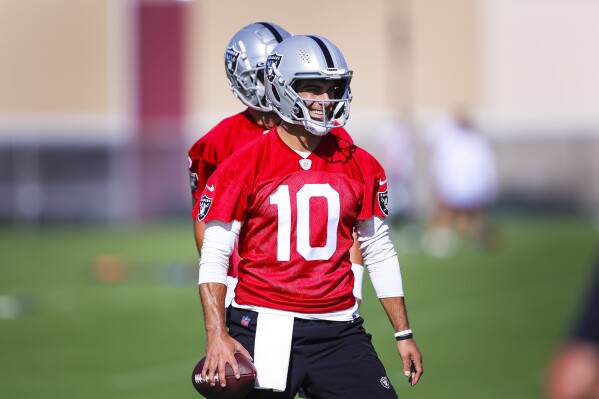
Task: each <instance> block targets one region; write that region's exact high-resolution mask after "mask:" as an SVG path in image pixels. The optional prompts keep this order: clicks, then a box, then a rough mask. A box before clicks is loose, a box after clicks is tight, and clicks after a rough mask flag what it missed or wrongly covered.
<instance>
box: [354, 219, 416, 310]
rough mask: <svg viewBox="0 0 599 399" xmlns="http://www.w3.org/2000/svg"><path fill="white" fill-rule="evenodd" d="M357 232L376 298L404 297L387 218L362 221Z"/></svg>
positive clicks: (359, 222)
mask: <svg viewBox="0 0 599 399" xmlns="http://www.w3.org/2000/svg"><path fill="white" fill-rule="evenodd" d="M356 232H357V235H358V242H359V243H360V250H361V251H362V256H363V258H364V264H365V265H366V267H367V268H368V274H369V275H370V280H371V281H372V285H373V287H374V290H375V292H376V295H377V297H379V298H388V297H396V296H404V291H403V282H402V278H401V270H400V266H399V260H398V259H397V252H396V251H395V247H394V246H393V243H392V242H391V239H390V238H389V226H388V225H387V223H386V221H385V219H383V218H380V217H376V216H374V217H372V218H371V219H367V220H360V221H358V223H357V225H356Z"/></svg>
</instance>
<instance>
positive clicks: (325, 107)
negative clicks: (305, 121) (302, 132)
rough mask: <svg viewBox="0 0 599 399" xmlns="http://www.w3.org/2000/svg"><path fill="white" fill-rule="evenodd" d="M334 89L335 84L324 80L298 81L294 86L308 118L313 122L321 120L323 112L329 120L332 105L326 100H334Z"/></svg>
mask: <svg viewBox="0 0 599 399" xmlns="http://www.w3.org/2000/svg"><path fill="white" fill-rule="evenodd" d="M335 89H336V84H335V82H333V81H330V80H324V79H305V80H299V81H298V82H297V83H296V85H295V91H296V92H297V94H298V95H299V96H300V97H301V98H302V99H303V100H304V103H305V104H306V107H307V108H308V110H309V111H310V117H311V118H312V119H315V120H323V119H324V113H325V112H326V114H327V117H328V118H330V114H331V111H332V108H333V103H331V102H329V101H327V100H329V99H330V98H334V95H335Z"/></svg>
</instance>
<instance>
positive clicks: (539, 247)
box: [0, 215, 599, 399]
mask: <svg viewBox="0 0 599 399" xmlns="http://www.w3.org/2000/svg"><path fill="white" fill-rule="evenodd" d="M495 223H496V226H497V227H498V228H499V229H500V238H501V240H500V245H499V247H498V248H497V249H496V250H494V251H490V252H485V251H481V250H478V249H475V248H473V247H466V248H464V249H462V250H461V251H459V252H458V253H457V254H455V255H453V256H451V257H447V258H435V257H431V256H428V255H426V254H424V253H422V252H415V253H409V252H407V253H406V252H404V253H400V262H401V265H402V273H403V278H404V288H405V291H406V300H407V304H408V312H409V316H410V321H411V324H412V328H413V330H414V334H415V337H416V340H417V342H418V344H419V346H420V348H421V350H422V352H423V354H424V359H425V374H424V376H423V377H422V380H421V381H420V383H419V384H418V385H417V386H416V387H410V386H409V385H408V383H407V381H406V379H405V377H403V374H402V365H401V361H400V358H399V356H398V355H397V353H396V349H395V341H394V339H393V331H392V329H391V327H390V325H389V322H388V321H387V318H386V315H385V313H384V311H383V309H382V307H381V306H380V304H379V303H378V300H377V299H376V297H375V295H374V293H373V290H372V286H371V283H370V281H369V280H368V279H367V278H366V279H365V282H364V303H363V306H362V315H363V316H364V318H365V319H366V328H367V329H368V330H369V331H370V332H371V333H372V334H373V335H374V338H373V342H374V344H375V347H376V349H377V351H378V353H379V355H380V356H381V358H382V360H383V362H384V364H385V366H386V368H387V371H388V375H389V378H390V379H391V382H392V383H393V385H394V386H395V387H396V389H397V391H398V394H399V396H400V398H427V399H436V398H439V399H450V398H460V399H464V398H465V399H468V398H473V399H475V398H476V399H480V398H485V399H492V398H497V399H507V398H509V399H517V398H541V397H542V394H541V392H542V384H543V379H544V373H545V369H546V366H547V364H548V362H549V359H550V356H551V352H552V350H553V348H554V347H555V345H556V344H557V342H559V340H560V338H561V337H563V335H564V334H565V332H566V331H567V328H568V326H569V325H570V324H571V323H572V321H573V320H574V319H575V315H576V309H577V308H578V304H579V303H580V301H581V300H582V298H583V296H584V291H585V288H586V281H587V279H588V278H589V275H590V272H591V270H592V268H593V265H594V260H595V257H596V255H598V254H599V251H598V250H599V246H598V245H597V244H599V240H598V232H597V230H596V227H595V225H594V221H593V220H591V219H588V218H586V219H585V218H584V217H582V216H572V215H554V216H548V215H543V216H539V215H536V216H528V217H525V216H523V215H511V216H507V217H506V216H504V217H497V218H495ZM393 239H394V241H395V242H396V243H397V246H398V247H401V246H402V245H401V243H400V242H399V241H398V240H399V239H400V238H399V234H398V231H397V230H395V231H394V232H393ZM203 354H204V330H203V325H202V316H201V306H200V302H199V299H198V295H197V256H196V251H195V248H194V243H193V237H192V228H191V223H190V222H187V221H183V222H171V223H161V224H152V225H140V226H136V227H123V228H114V227H73V226H71V227H64V226H63V227H58V226H55V227H42V228H22V229H9V228H7V227H0V397H1V398H7V399H21V398H42V397H43V398H60V399H69V398H77V399H80V398H87V399H96V398H98V399H100V398H102V399H119V398H127V399H136V398H139V399H142V398H143V399H151V398H178V399H183V398H199V397H200V396H199V395H198V394H197V393H196V392H195V390H194V389H193V387H192V385H191V370H192V368H193V366H194V365H195V363H196V362H197V361H198V360H199V359H200V358H201V357H202V356H203Z"/></svg>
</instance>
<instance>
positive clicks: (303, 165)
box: [299, 159, 312, 170]
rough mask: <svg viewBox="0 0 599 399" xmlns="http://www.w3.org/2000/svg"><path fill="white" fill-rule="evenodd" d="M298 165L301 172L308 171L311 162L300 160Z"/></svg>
mask: <svg viewBox="0 0 599 399" xmlns="http://www.w3.org/2000/svg"><path fill="white" fill-rule="evenodd" d="M299 163H300V166H301V167H302V169H303V170H308V169H310V168H311V167H312V161H311V160H310V159H300V161H299Z"/></svg>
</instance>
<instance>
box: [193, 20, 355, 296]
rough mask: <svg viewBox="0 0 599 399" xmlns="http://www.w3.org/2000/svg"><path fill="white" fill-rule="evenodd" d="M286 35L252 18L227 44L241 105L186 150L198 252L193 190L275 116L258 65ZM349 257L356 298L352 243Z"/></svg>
mask: <svg viewBox="0 0 599 399" xmlns="http://www.w3.org/2000/svg"><path fill="white" fill-rule="evenodd" d="M289 36H290V33H289V32H287V31H286V30H285V29H283V28H281V27H280V26H278V25H276V24H273V23H269V22H256V23H252V24H249V25H247V26H244V27H243V28H241V29H240V30H239V31H238V32H237V33H235V35H233V37H232V38H231V40H230V41H229V43H228V44H227V48H226V50H225V54H224V64H225V72H226V75H227V80H228V82H229V87H230V89H231V91H232V92H233V94H234V95H235V97H237V98H238V99H239V100H240V101H241V102H242V103H243V104H244V105H245V106H246V109H245V110H244V111H243V112H240V113H238V114H236V115H233V116H231V117H228V118H225V119H224V120H222V121H221V122H220V123H218V124H217V125H216V126H214V127H213V128H212V129H211V130H210V131H209V132H208V133H206V134H205V135H204V136H202V138H200V139H199V140H198V141H196V142H195V143H194V144H193V145H192V146H191V148H190V150H189V153H188V156H189V177H190V183H191V193H192V201H193V211H192V215H193V216H194V236H195V241H196V246H197V249H198V253H200V250H201V248H202V242H203V237H204V230H205V224H204V222H202V221H199V220H198V219H197V215H198V213H199V212H200V211H201V207H202V206H203V205H202V202H201V201H198V200H199V194H200V193H201V192H202V190H203V189H204V187H206V182H207V181H208V178H209V177H210V175H211V174H212V173H213V172H214V171H215V170H216V168H217V166H218V165H219V164H220V163H221V162H223V161H224V160H225V159H227V158H228V157H229V156H230V155H231V154H233V153H234V152H235V151H237V150H238V149H240V148H241V147H243V146H244V145H246V144H248V143H249V142H251V141H252V140H254V139H256V138H258V137H260V136H262V135H263V134H264V133H265V132H267V131H268V130H270V129H271V128H272V127H273V126H275V125H276V124H278V123H279V122H280V120H281V118H280V117H279V115H277V114H276V113H275V112H274V111H273V110H272V107H271V105H270V104H268V103H267V101H266V99H265V96H264V65H265V62H266V57H267V56H268V54H269V53H270V51H271V50H272V49H273V48H274V47H275V46H276V45H277V44H279V43H280V42H282V41H283V40H284V39H285V38H287V37H289ZM334 133H335V134H336V135H338V136H339V137H342V138H343V139H345V140H347V141H350V142H351V141H352V139H351V138H350V136H349V134H348V133H347V132H346V131H345V130H344V129H343V128H341V127H340V128H337V129H334ZM209 188H211V187H209ZM352 261H353V266H352V268H353V270H354V273H355V279H356V280H355V281H356V284H355V290H354V291H355V292H354V294H355V295H356V297H357V298H358V299H361V297H362V296H361V292H362V275H363V270H364V269H363V267H362V259H361V255H360V251H359V249H358V248H357V247H356V248H355V249H354V251H353V252H352ZM238 262H239V255H238V254H237V251H233V253H232V256H231V259H230V269H229V277H228V285H227V288H228V289H227V300H226V305H227V307H228V305H229V304H230V303H231V300H232V298H233V296H234V289H235V285H236V283H237V278H236V276H237V263H238Z"/></svg>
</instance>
